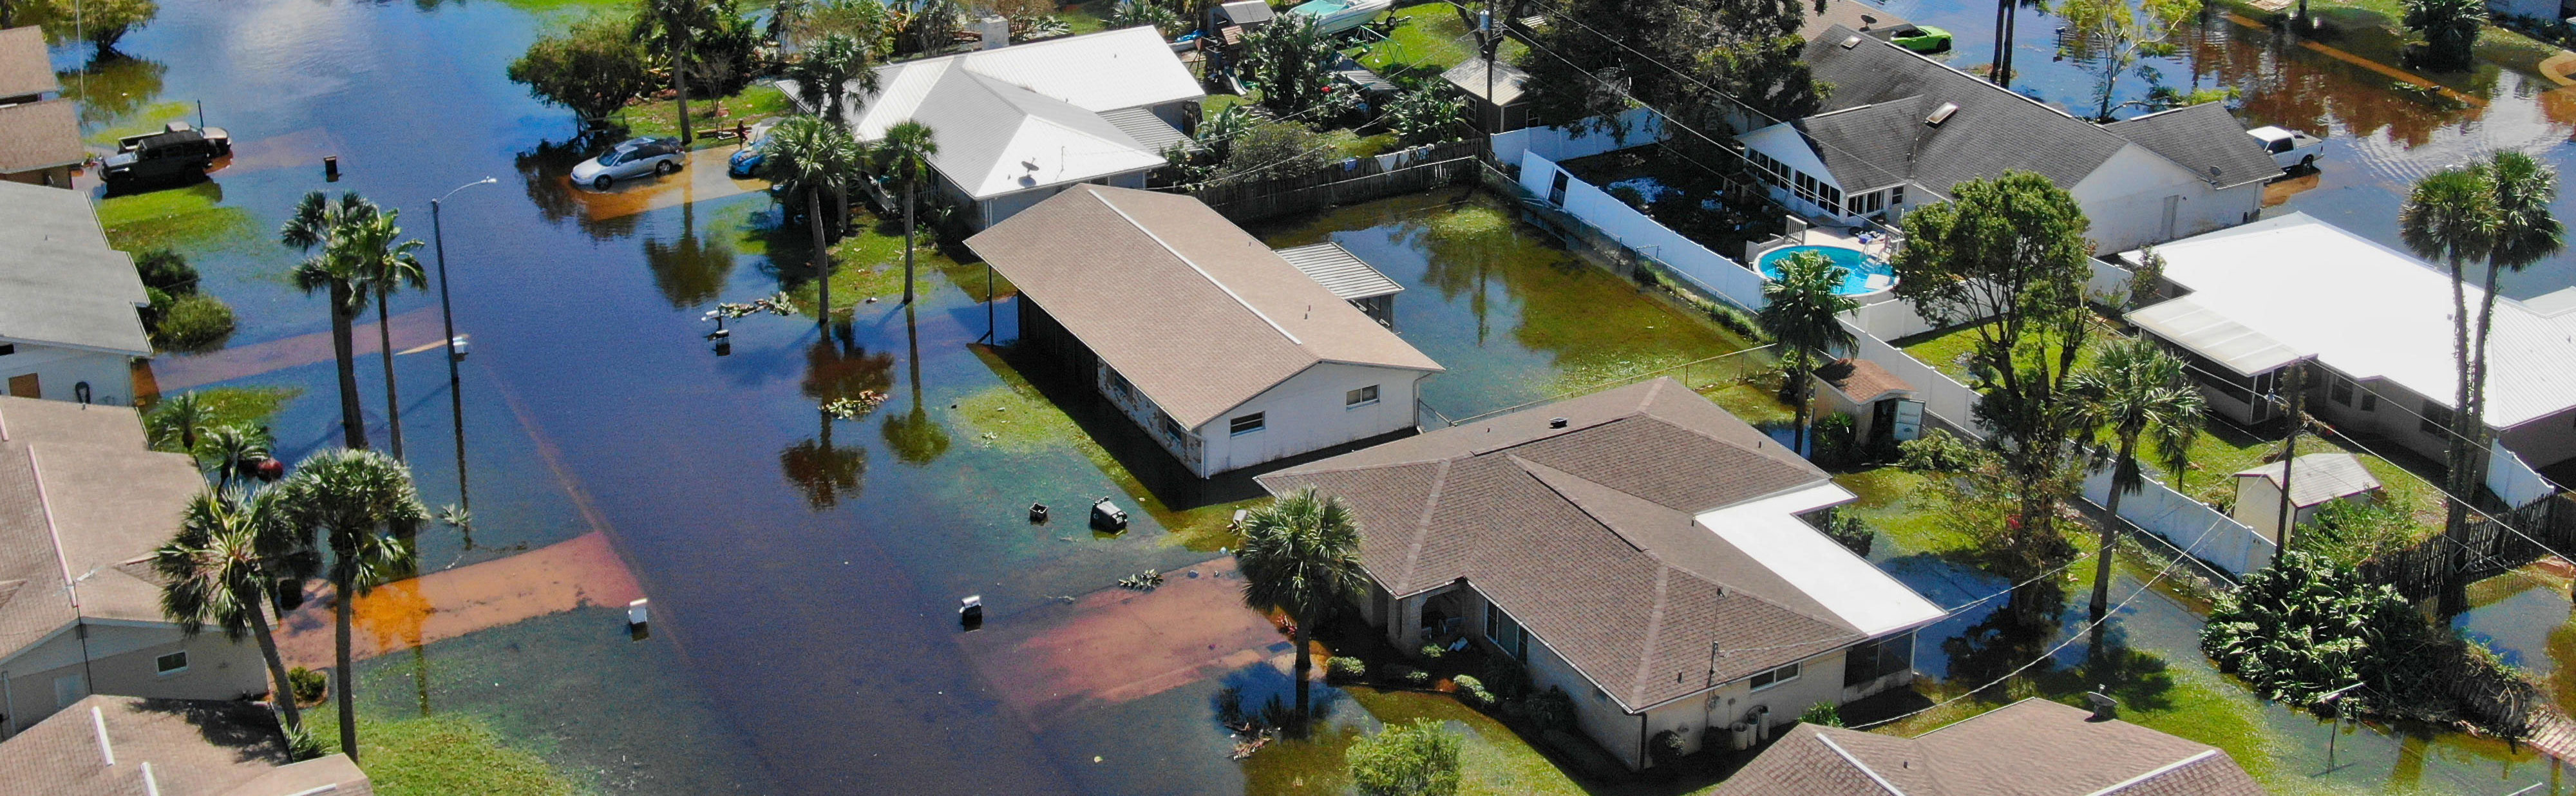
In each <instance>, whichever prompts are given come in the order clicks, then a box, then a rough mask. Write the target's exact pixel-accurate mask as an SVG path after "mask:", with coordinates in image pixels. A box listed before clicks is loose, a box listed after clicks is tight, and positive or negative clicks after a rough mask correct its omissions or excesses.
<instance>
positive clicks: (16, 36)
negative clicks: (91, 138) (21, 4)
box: [0, 25, 89, 188]
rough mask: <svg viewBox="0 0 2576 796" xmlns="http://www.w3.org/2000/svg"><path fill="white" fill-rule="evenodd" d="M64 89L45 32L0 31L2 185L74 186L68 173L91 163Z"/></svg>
mask: <svg viewBox="0 0 2576 796" xmlns="http://www.w3.org/2000/svg"><path fill="white" fill-rule="evenodd" d="M62 90H63V87H62V85H61V84H60V83H57V82H56V81H55V80H54V66H53V62H52V61H51V60H50V59H49V58H48V57H47V55H46V52H45V34H44V31H42V30H40V29H38V28H37V27H36V26H33V25H29V26H26V27H18V28H7V29H0V182H22V183H27V184H30V185H49V186H53V187H56V188H69V187H72V169H73V168H74V167H76V166H79V165H80V164H81V163H82V162H84V161H87V160H89V150H88V149H86V148H84V147H82V146H81V137H80V115H79V113H80V112H79V110H78V109H77V108H75V107H73V105H72V101H71V100H68V99H63V98H62V97H61V96H60V95H61V94H62ZM47 94H53V95H56V96H53V97H50V98H48V97H46V96H45V95H47Z"/></svg>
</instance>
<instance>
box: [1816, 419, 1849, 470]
mask: <svg viewBox="0 0 2576 796" xmlns="http://www.w3.org/2000/svg"><path fill="white" fill-rule="evenodd" d="M1852 423H1853V421H1852V416H1851V415H1848V414H1845V413H1842V412H1835V413H1833V414H1829V415H1825V416H1824V417H1819V418H1816V425H1815V428H1813V429H1811V430H1810V433H1812V434H1814V435H1815V446H1816V447H1815V450H1816V456H1815V461H1816V466H1818V467H1823V468H1825V469H1828V470H1839V469H1843V468H1846V467H1851V466H1853V465H1857V464H1859V463H1860V441H1859V440H1858V439H1856V438H1854V436H1853V429H1852Z"/></svg>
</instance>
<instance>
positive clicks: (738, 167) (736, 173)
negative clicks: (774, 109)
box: [725, 119, 778, 180]
mask: <svg viewBox="0 0 2576 796" xmlns="http://www.w3.org/2000/svg"><path fill="white" fill-rule="evenodd" d="M777 126H778V120H776V119H771V120H769V121H765V122H761V123H759V124H755V125H752V126H751V135H750V140H749V142H747V143H745V144H743V145H742V149H739V150H736V151H735V152H734V153H733V156H732V157H728V158H725V176H728V177H732V178H734V179H737V180H747V179H751V178H752V177H754V176H758V175H759V174H760V162H761V161H762V160H766V159H768V157H769V131H770V129H771V128H774V127H777Z"/></svg>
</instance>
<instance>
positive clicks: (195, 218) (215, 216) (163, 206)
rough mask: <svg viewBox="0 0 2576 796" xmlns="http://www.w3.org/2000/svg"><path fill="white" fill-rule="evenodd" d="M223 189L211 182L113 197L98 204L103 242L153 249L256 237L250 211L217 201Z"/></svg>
mask: <svg viewBox="0 0 2576 796" xmlns="http://www.w3.org/2000/svg"><path fill="white" fill-rule="evenodd" d="M223 195H224V191H223V188H222V187H221V186H218V185H216V184H214V183H212V182H201V183H198V184H195V185H191V186H188V187H185V188H172V189H169V190H165V191H153V192H151V193H141V194H134V195H131V196H111V197H108V198H107V199H105V200H102V201H100V202H99V203H98V221H99V224H101V225H103V226H105V227H106V228H107V243H108V245H109V246H112V247H115V248H116V249H117V250H119V251H129V252H143V251H148V250H151V249H180V250H186V251H192V252H196V251H204V250H206V249H208V248H216V247H222V246H228V245H239V244H244V243H250V242H255V241H257V240H259V238H260V235H259V232H258V227H259V222H258V221H256V220H254V219H253V218H252V217H251V214H250V211H248V210H245V209H242V208H239V207H232V206H228V205H223V204H220V202H222V201H223Z"/></svg>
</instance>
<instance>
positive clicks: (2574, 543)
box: [2360, 495, 2576, 600]
mask: <svg viewBox="0 0 2576 796" xmlns="http://www.w3.org/2000/svg"><path fill="white" fill-rule="evenodd" d="M2568 503H2569V497H2568V496H2567V495H2559V496H2556V497H2551V498H2548V499H2545V500H2539V501H2535V502H2533V503H2531V504H2530V505H2527V506H2524V507H2522V508H2518V509H2512V510H2497V511H2495V512H2494V516H2495V520H2490V519H2487V518H2486V517H2482V516H2477V515H2472V516H2470V518H2469V523H2468V527H2467V528H2466V529H2465V532H2464V533H2463V534H2462V536H2463V537H2465V538H2464V539H2462V540H2461V541H2460V542H2459V544H2460V545H2463V546H2465V547H2466V548H2467V552H2468V569H2467V572H2466V573H2465V574H2466V577H2467V578H2468V579H2469V580H2472V581H2475V580H2478V579H2481V578H2488V577H2493V576H2495V575H2499V574H2502V573H2504V572H2505V571H2506V570H2510V569H2513V568H2514V567H2518V566H2522V565H2523V564H2527V563H2530V562H2531V561H2533V560H2536V559H2538V558H2540V557H2541V556H2544V555H2548V554H2549V550H2550V549H2559V550H2565V549H2568V548H2570V547H2576V506H2570V505H2566V504H2568ZM2496 520H2501V521H2502V524H2498V522H2496ZM2507 525H2510V526H2512V527H2511V528H2507V527H2505V526H2507ZM2517 530H2519V531H2521V533H2516V532H2515V531H2517ZM2455 549H2458V548H2455V547H2454V546H2453V543H2452V542H2451V541H2450V539H2449V538H2448V537H2441V536H2436V537H2433V538H2431V539H2426V540H2424V541H2423V542H2422V543H2420V544H2417V545H2415V546H2413V547H2409V548H2406V549H2403V550H2399V551H2396V552H2393V553H2387V554H2383V555H2380V556H2378V557H2375V558H2372V559H2370V560H2368V561H2364V562H2362V563H2361V567H2360V569H2361V577H2362V579H2363V580H2364V581H2365V582H2369V583H2385V584H2388V585H2390V586H2394V587H2397V593H2399V594H2403V595H2406V598H2407V599H2410V600H2421V599H2425V598H2428V597H2431V596H2433V595H2434V594H2436V593H2438V592H2440V591H2441V589H2442V576H2443V574H2444V572H2445V570H2447V569H2448V568H2449V566H2450V556H2451V553H2452V551H2453V550H2455Z"/></svg>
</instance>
